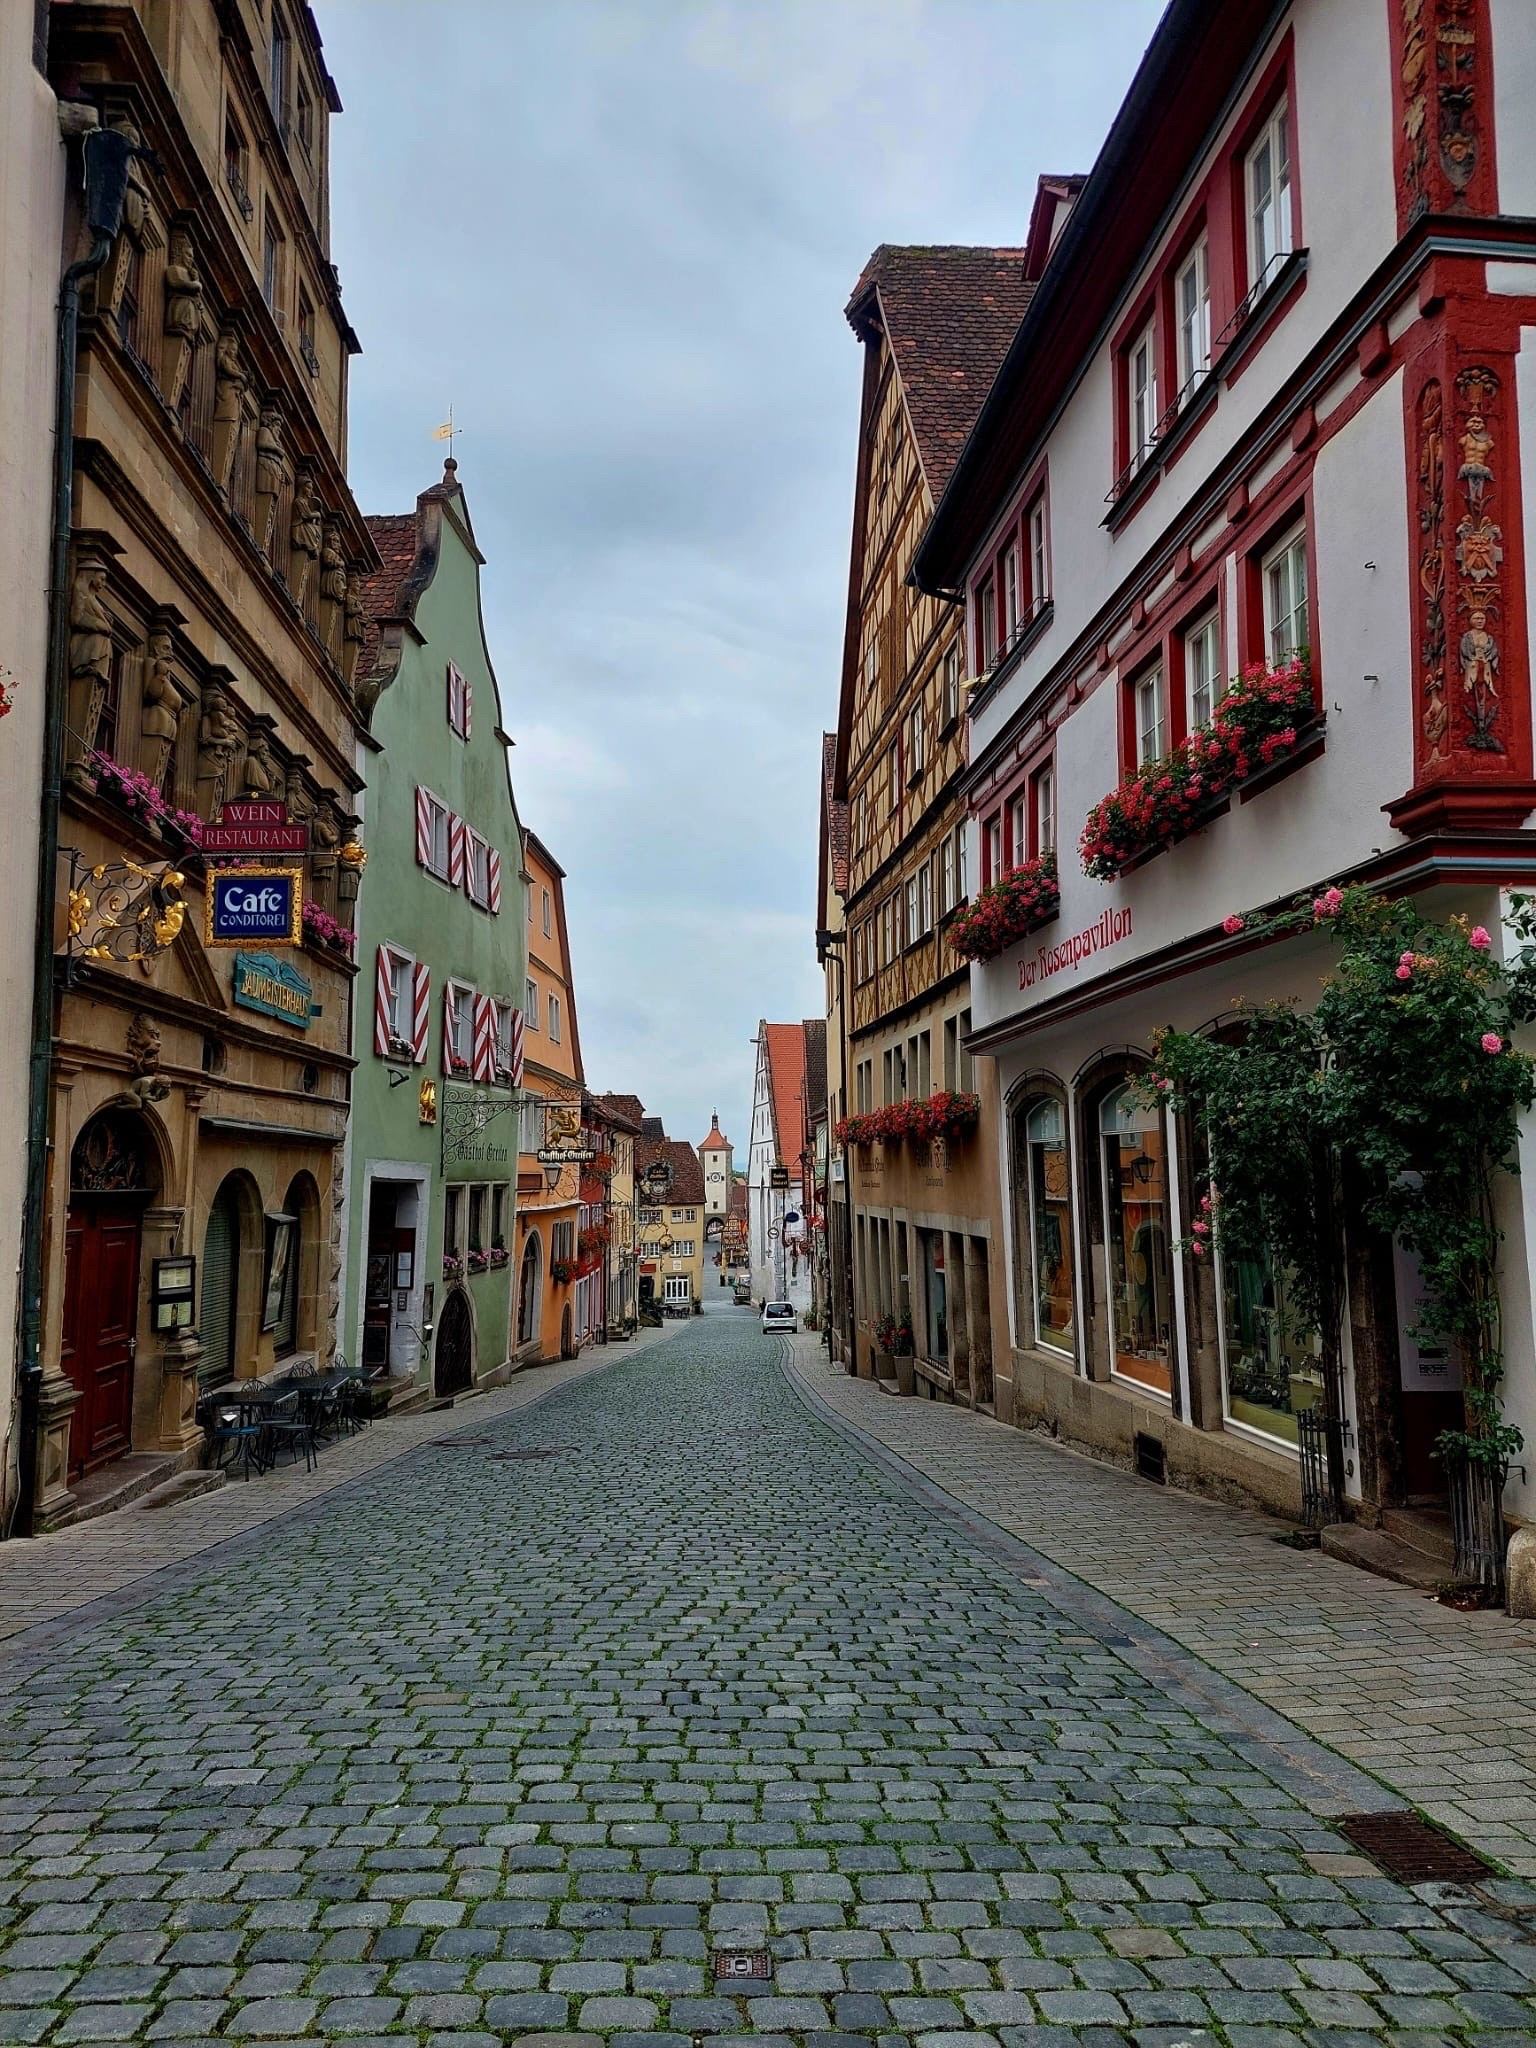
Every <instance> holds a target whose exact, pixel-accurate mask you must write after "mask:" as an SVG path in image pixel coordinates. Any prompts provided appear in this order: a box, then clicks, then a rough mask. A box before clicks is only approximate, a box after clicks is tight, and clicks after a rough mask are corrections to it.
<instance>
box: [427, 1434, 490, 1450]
mask: <svg viewBox="0 0 1536 2048" xmlns="http://www.w3.org/2000/svg"><path fill="white" fill-rule="evenodd" d="M490 1441H491V1439H490V1438H489V1437H488V1436H434V1437H429V1438H428V1439H427V1449H428V1450H429V1451H472V1450H474V1449H475V1448H476V1446H477V1445H480V1444H488V1443H489V1442H490Z"/></svg>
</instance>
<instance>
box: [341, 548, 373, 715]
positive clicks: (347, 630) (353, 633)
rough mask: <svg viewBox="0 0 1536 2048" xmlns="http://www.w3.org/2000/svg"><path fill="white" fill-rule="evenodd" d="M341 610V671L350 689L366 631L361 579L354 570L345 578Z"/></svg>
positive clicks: (366, 624)
mask: <svg viewBox="0 0 1536 2048" xmlns="http://www.w3.org/2000/svg"><path fill="white" fill-rule="evenodd" d="M343 610H344V621H345V623H344V624H343V627H342V636H341V637H342V639H343V641H344V642H345V647H344V649H343V660H342V671H343V673H344V674H345V676H346V679H347V684H348V687H349V688H350V687H351V683H352V678H353V676H354V674H355V673H356V671H357V657H358V655H359V654H360V653H361V651H362V645H363V635H364V633H365V632H366V631H367V630H368V622H367V620H366V619H365V618H364V617H363V579H362V577H361V575H360V574H359V573H358V571H357V570H356V569H354V570H353V571H352V573H351V574H350V575H349V576H348V578H347V594H346V597H345V599H344V600H343Z"/></svg>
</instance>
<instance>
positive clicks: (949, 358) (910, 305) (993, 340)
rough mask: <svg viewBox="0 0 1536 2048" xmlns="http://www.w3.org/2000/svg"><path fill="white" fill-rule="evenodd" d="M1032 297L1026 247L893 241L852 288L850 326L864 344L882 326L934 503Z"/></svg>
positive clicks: (883, 246) (882, 247)
mask: <svg viewBox="0 0 1536 2048" xmlns="http://www.w3.org/2000/svg"><path fill="white" fill-rule="evenodd" d="M1033 292H1034V286H1033V285H1032V284H1030V283H1027V282H1026V280H1025V276H1024V251H1023V250H1022V249H966V248H958V247H955V246H953V245H948V246H939V247H934V248H898V247H896V246H894V245H893V244H891V243H889V242H882V243H881V245H880V247H879V248H878V249H877V250H876V251H875V253H874V255H873V256H871V257H870V259H869V261H868V263H866V264H865V266H864V274H863V276H862V277H861V278H860V279H859V281H858V284H857V285H856V286H855V287H854V293H853V297H852V298H851V299H850V300H849V301H848V307H847V316H848V321H849V324H850V325H851V326H852V328H853V330H854V332H855V333H856V334H858V335H860V336H861V337H862V336H864V335H865V334H866V333H868V332H870V331H871V329H872V328H873V327H875V326H878V325H883V326H884V329H885V332H886V336H887V338H888V339H889V341H890V345H891V351H892V354H893V355H894V356H895V358H896V364H897V367H898V369H899V371H900V373H901V385H902V390H903V392H904V393H905V395H906V401H907V416H908V418H909V419H910V420H911V422H912V432H913V435H914V437H915V438H916V441H917V452H918V457H919V460H920V461H921V462H922V465H923V474H924V476H925V477H926V478H927V480H928V489H929V492H930V494H931V496H932V498H933V500H934V502H935V504H937V502H938V500H939V497H940V495H941V494H942V492H943V490H944V486H945V485H946V484H947V483H948V482H949V478H950V473H951V471H952V470H953V469H954V466H955V464H956V462H958V461H959V459H960V451H961V449H962V448H963V447H964V446H965V443H966V438H967V436H968V435H969V433H970V431H971V428H972V427H973V426H974V425H975V424H976V415H977V414H978V413H979V412H980V411H981V407H982V401H983V400H984V399H985V397H986V395H987V393H988V391H989V390H990V389H991V388H992V379H993V378H994V376H995V375H996V374H997V371H998V368H999V366H1000V365H1001V363H1002V360H1003V357H1004V356H1005V355H1006V354H1007V352H1008V345H1009V343H1010V342H1011V341H1012V340H1013V337H1014V335H1015V334H1016V333H1017V332H1018V326H1019V322H1020V321H1021V320H1022V319H1023V317H1024V310H1025V308H1026V307H1027V306H1028V304H1029V301H1030V298H1031V296H1032V295H1033Z"/></svg>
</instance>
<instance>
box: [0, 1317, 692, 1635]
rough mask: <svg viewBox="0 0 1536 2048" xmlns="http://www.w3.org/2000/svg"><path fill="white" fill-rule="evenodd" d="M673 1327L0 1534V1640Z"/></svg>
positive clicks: (109, 1593)
mask: <svg viewBox="0 0 1536 2048" xmlns="http://www.w3.org/2000/svg"><path fill="white" fill-rule="evenodd" d="M683 1327H685V1326H684V1325H682V1324H679V1323H665V1324H663V1325H662V1327H661V1328H660V1329H657V1330H652V1329H646V1330H642V1331H640V1332H639V1334H638V1335H637V1336H635V1337H634V1338H632V1339H631V1340H630V1341H629V1342H628V1343H627V1344H608V1345H601V1346H596V1347H589V1348H588V1349H587V1350H585V1351H583V1352H582V1353H581V1354H580V1355H579V1356H578V1357H576V1358H573V1359H567V1360H559V1361H556V1362H554V1363H552V1364H549V1365H537V1366H532V1367H530V1368H529V1369H528V1370H526V1371H524V1372H520V1373H518V1374H516V1375H515V1376H514V1377H513V1378H512V1379H510V1380H509V1381H508V1382H507V1383H506V1384H505V1385H504V1386H500V1387H493V1388H491V1389H489V1390H488V1391H487V1392H485V1393H483V1394H473V1395H462V1394H461V1395H460V1396H459V1398H458V1400H457V1402H456V1403H455V1404H454V1406H453V1408H452V1409H441V1408H439V1409H429V1410H427V1411H425V1412H424V1413H421V1414H416V1415H407V1416H401V1417H397V1418H396V1419H394V1420H392V1421H391V1420H387V1419H386V1420H382V1421H379V1422H376V1423H375V1424H374V1425H373V1426H372V1428H370V1429H365V1430H362V1431H361V1432H360V1433H359V1434H358V1435H357V1436H353V1437H343V1438H342V1440H341V1441H340V1442H339V1443H336V1444H331V1445H329V1446H327V1447H326V1448H325V1449H324V1450H323V1451H322V1452H321V1454H320V1461H319V1464H318V1465H317V1467H316V1469H315V1470H314V1471H313V1472H306V1471H305V1469H304V1467H303V1465H302V1464H289V1465H284V1466H281V1467H279V1468H278V1469H277V1470H276V1471H273V1472H269V1473H267V1474H266V1476H265V1477H264V1478H260V1479H250V1480H240V1479H236V1480H231V1481H229V1482H228V1483H227V1484H226V1485H224V1486H222V1487H219V1488H218V1489H217V1490H216V1491H214V1492H212V1493H205V1494H200V1495H198V1496H196V1497H195V1498H193V1499H191V1500H187V1501H182V1502H178V1503H177V1504H176V1505H174V1506H171V1507H157V1508H146V1507H145V1506H144V1505H143V1503H142V1502H134V1503H133V1504H132V1505H131V1506H129V1507H126V1508H123V1509H121V1510H120V1511H119V1512H118V1513H116V1514H111V1515H101V1516H98V1517H97V1519H96V1520H95V1521H91V1522H83V1523H81V1524H80V1526H79V1527H78V1528H72V1529H61V1530H59V1531H58V1533H57V1534H56V1535H52V1536H41V1537H38V1538H37V1539H36V1540H35V1541H31V1542H27V1541H22V1540H19V1539H18V1540H17V1541H14V1542H11V1543H0V1643H4V1642H5V1641H6V1639H7V1638H9V1637H14V1636H18V1635H20V1634H22V1633H23V1632H24V1631H26V1630H30V1629H34V1628H36V1627H38V1625H39V1624H41V1623H45V1622H50V1621H56V1620H59V1619H61V1618H62V1617H63V1616H65V1615H71V1614H77V1613H78V1611H79V1610H80V1609H81V1608H84V1607H88V1606H90V1605H91V1604H92V1603H93V1602H96V1601H108V1600H111V1599H112V1598H113V1596H115V1595H129V1596H131V1597H133V1598H137V1597H138V1594H139V1592H142V1590H143V1587H142V1583H141V1582H142V1581H144V1580H146V1579H148V1578H150V1577H152V1576H153V1575H155V1574H156V1573H160V1572H168V1571H171V1570H172V1569H173V1568H175V1567H177V1566H180V1565H184V1564H187V1563H188V1562H189V1561H191V1560H193V1559H195V1558H199V1557H201V1556H202V1555H203V1553H204V1552H206V1551H209V1550H212V1549H213V1548H215V1546H217V1545H218V1544H220V1543H224V1542H226V1541H228V1539H229V1538H230V1537H232V1536H243V1535H244V1534H245V1533H246V1532H247V1531H248V1530H251V1529H256V1528H260V1527H261V1526H262V1524H264V1523H267V1522H274V1521H276V1520H277V1519H278V1518H279V1517H280V1516H283V1515H288V1514H291V1513H292V1512H293V1511H294V1509H296V1508H302V1507H304V1506H306V1505H307V1504H308V1503H310V1502H312V1501H317V1500H321V1499H323V1498H324V1497H325V1496H326V1495H327V1494H330V1493H334V1492H335V1490H336V1489H337V1487H340V1486H346V1485H348V1484H350V1483H351V1482H352V1481H353V1480H355V1479H359V1478H361V1477H362V1476H363V1475H364V1474H365V1473H369V1472H372V1471H375V1470H376V1469H377V1468H378V1467H379V1466H380V1465H387V1464H389V1463H390V1462H391V1461H392V1460H393V1459H396V1458H403V1457H404V1456H405V1455H406V1454H407V1453H408V1452H410V1451H413V1450H415V1449H416V1447H417V1446H418V1445H419V1444H423V1443H427V1442H429V1441H430V1440H431V1439H432V1438H433V1437H440V1436H447V1435H452V1434H454V1433H455V1432H457V1431H459V1430H462V1429H464V1428H467V1427H468V1426H469V1425H470V1424H471V1423H475V1422H492V1421H494V1420H496V1419H497V1418H498V1417H499V1416H503V1415H512V1414H515V1413H517V1412H518V1410H520V1409H524V1408H529V1407H531V1406H532V1405H533V1404H534V1403H535V1402H538V1401H540V1400H542V1399H543V1398H544V1397H545V1396H546V1395H548V1394H551V1393H553V1392H554V1391H555V1390H556V1389H557V1388H560V1387H565V1386H569V1385H570V1384H571V1382H572V1381H573V1380H581V1379H585V1378H586V1377H587V1376H588V1375H589V1374H591V1373H594V1372H599V1371H601V1370H602V1369H603V1368H604V1367H605V1366H617V1365H620V1364H622V1362H623V1361H624V1360H625V1359H626V1358H634V1357H636V1356H638V1355H639V1354H640V1353H641V1352H642V1351H646V1350H649V1349H650V1348H651V1346H653V1345H655V1344H657V1343H663V1342H665V1341H666V1339H667V1338H668V1337H671V1336H674V1335H675V1334H676V1332H677V1331H678V1330H679V1329H680V1328H683ZM0 1656H3V1653H0Z"/></svg>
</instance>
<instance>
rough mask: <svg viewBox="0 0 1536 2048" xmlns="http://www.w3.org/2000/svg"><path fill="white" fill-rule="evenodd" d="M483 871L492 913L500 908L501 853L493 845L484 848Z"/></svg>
mask: <svg viewBox="0 0 1536 2048" xmlns="http://www.w3.org/2000/svg"><path fill="white" fill-rule="evenodd" d="M485 871H486V875H487V877H488V879H489V883H490V898H491V904H490V907H491V910H492V913H493V914H494V913H495V912H496V911H498V910H500V908H501V855H500V854H499V853H498V852H497V851H496V849H495V847H494V846H490V847H487V848H486V853H485Z"/></svg>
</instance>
